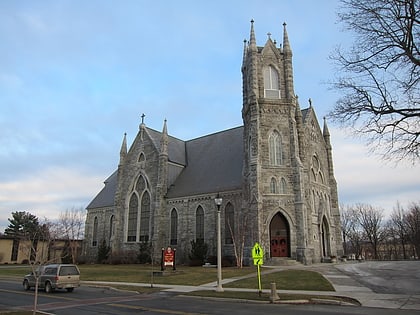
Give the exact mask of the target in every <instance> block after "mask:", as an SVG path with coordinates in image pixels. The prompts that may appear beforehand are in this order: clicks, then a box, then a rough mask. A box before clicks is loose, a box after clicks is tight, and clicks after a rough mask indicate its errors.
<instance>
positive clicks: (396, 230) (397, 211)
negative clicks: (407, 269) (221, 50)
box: [390, 203, 407, 259]
mask: <svg viewBox="0 0 420 315" xmlns="http://www.w3.org/2000/svg"><path fill="white" fill-rule="evenodd" d="M404 217H405V213H404V209H403V208H402V207H401V205H400V204H399V203H397V206H396V208H394V210H393V212H392V214H391V219H390V224H391V226H390V228H391V230H392V232H393V234H394V236H395V238H397V240H398V241H399V244H400V245H401V249H402V252H403V258H404V259H407V253H406V246H407V230H406V228H407V227H406V223H405V220H404Z"/></svg>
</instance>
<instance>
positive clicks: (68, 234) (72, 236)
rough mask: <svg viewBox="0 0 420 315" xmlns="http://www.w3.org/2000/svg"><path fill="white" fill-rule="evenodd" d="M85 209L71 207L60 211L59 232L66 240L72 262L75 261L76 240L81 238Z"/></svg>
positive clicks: (76, 251) (76, 252)
mask: <svg viewBox="0 0 420 315" xmlns="http://www.w3.org/2000/svg"><path fill="white" fill-rule="evenodd" d="M84 222H85V211H84V210H83V208H78V209H77V208H71V209H67V210H66V211H64V212H61V213H60V216H59V219H58V229H59V231H60V232H59V233H60V234H61V235H62V237H64V239H66V240H67V243H68V245H69V248H70V255H71V258H72V261H73V264H75V263H76V261H77V254H78V241H79V240H81V239H82V238H83V232H84Z"/></svg>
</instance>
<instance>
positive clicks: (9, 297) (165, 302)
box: [0, 279, 420, 315]
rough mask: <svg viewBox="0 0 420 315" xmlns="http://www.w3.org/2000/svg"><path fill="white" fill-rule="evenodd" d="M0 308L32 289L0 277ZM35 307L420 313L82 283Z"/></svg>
mask: <svg viewBox="0 0 420 315" xmlns="http://www.w3.org/2000/svg"><path fill="white" fill-rule="evenodd" d="M0 296H1V300H0V309H2V310H5V309H11V308H15V307H18V308H20V309H26V310H31V309H32V306H33V300H34V290H31V291H24V290H23V288H22V285H21V281H19V280H11V279H9V280H1V281H0ZM38 310H42V311H45V312H48V313H49V314H56V315H70V314H78V315H92V314H120V315H126V314H127V315H128V314H137V313H139V312H141V313H142V314H151V315H152V314H179V315H192V314H208V315H212V314H244V315H247V314H249V315H251V314H252V315H255V314H258V313H260V314H268V315H270V314H286V315H287V314H349V315H350V314H369V315H376V314H378V315H379V314H381V315H393V314H403V315H405V314H417V315H418V314H420V311H413V310H400V309H379V308H365V307H356V306H337V305H290V304H269V303H254V302H246V301H242V302H240V301H239V302H238V301H231V300H215V299H203V298H194V297H185V296H181V295H179V293H169V292H164V291H163V292H156V293H151V294H137V293H133V292H130V291H117V290H112V289H108V288H97V287H96V288H95V287H89V286H82V287H80V288H77V289H75V290H74V292H72V293H68V292H66V291H56V292H54V293H52V294H46V293H45V292H43V291H40V294H39V299H38Z"/></svg>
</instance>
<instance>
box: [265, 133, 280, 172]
mask: <svg viewBox="0 0 420 315" xmlns="http://www.w3.org/2000/svg"><path fill="white" fill-rule="evenodd" d="M268 151H269V155H270V156H269V159H270V164H271V165H282V164H283V148H282V145H281V137H280V134H279V133H278V132H277V131H274V132H272V133H271V134H270V136H269V137H268Z"/></svg>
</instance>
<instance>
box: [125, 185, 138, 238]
mask: <svg viewBox="0 0 420 315" xmlns="http://www.w3.org/2000/svg"><path fill="white" fill-rule="evenodd" d="M138 211H139V200H138V198H137V195H136V194H134V193H133V194H132V195H131V198H130V203H129V205H128V227H127V242H135V241H136V237H137V216H138Z"/></svg>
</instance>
